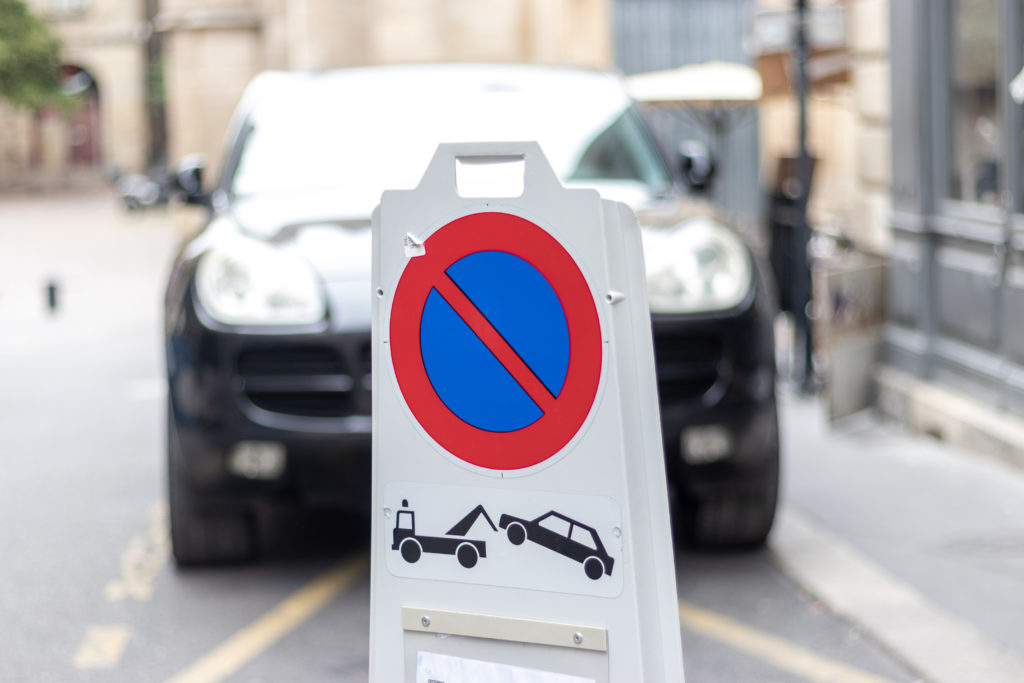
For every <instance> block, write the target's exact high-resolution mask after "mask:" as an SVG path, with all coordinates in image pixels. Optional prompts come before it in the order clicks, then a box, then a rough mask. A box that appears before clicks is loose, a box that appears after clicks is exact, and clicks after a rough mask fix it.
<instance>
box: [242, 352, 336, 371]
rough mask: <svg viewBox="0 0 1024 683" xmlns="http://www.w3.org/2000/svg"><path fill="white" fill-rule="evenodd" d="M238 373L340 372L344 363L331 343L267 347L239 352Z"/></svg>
mask: <svg viewBox="0 0 1024 683" xmlns="http://www.w3.org/2000/svg"><path fill="white" fill-rule="evenodd" d="M237 365H238V374H240V375H242V376H243V377H245V376H274V377H278V376H281V375H338V374H341V373H342V372H343V368H344V364H343V363H342V361H341V357H340V355H339V354H338V352H337V351H335V350H334V349H332V348H331V347H329V346H268V347H261V348H255V349H246V350H244V351H242V352H241V353H239V354H238V364H237Z"/></svg>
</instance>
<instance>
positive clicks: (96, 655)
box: [74, 624, 131, 669]
mask: <svg viewBox="0 0 1024 683" xmlns="http://www.w3.org/2000/svg"><path fill="white" fill-rule="evenodd" d="M130 637H131V631H129V630H128V627H127V626H122V625H120V624H107V625H98V626H90V627H89V630H87V631H86V632H85V640H83V641H82V644H81V645H79V646H78V650H77V651H76V652H75V659H74V663H75V666H76V667H77V668H79V669H110V668H113V667H115V666H117V663H118V662H120V661H121V655H123V654H124V648H125V646H126V645H128V639H129V638H130Z"/></svg>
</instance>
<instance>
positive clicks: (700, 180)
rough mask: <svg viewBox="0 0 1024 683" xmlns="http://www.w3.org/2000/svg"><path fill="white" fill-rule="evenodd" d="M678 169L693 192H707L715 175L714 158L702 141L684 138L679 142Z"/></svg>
mask: <svg viewBox="0 0 1024 683" xmlns="http://www.w3.org/2000/svg"><path fill="white" fill-rule="evenodd" d="M679 170H680V171H682V174H683V180H684V181H685V182H686V184H687V186H689V188H690V189H691V190H693V191H695V192H709V191H710V190H711V180H712V178H714V175H715V159H714V157H713V156H712V155H711V150H709V149H708V146H707V145H705V144H704V143H703V142H698V141H697V140H684V141H683V142H681V143H679Z"/></svg>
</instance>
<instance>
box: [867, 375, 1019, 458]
mask: <svg viewBox="0 0 1024 683" xmlns="http://www.w3.org/2000/svg"><path fill="white" fill-rule="evenodd" d="M875 382H876V383H877V386H878V401H877V406H878V409H879V410H880V411H881V412H882V414H884V415H886V416H888V417H890V418H892V419H895V420H896V421H897V422H900V423H902V424H904V425H906V426H907V427H909V428H910V429H912V430H914V431H916V432H920V433H923V434H930V435H932V436H935V437H937V438H939V439H941V440H943V441H945V442H947V443H949V444H952V445H954V446H957V447H960V448H964V449H966V450H969V451H973V452H976V453H980V454H983V455H988V456H991V457H994V458H996V459H997V460H1001V461H1002V462H1004V463H1006V464H1009V465H1012V466H1014V467H1017V468H1020V469H1024V418H1020V417H1017V416H1015V415H1012V414H1010V413H1007V412H1005V411H1000V410H997V409H995V408H993V407H992V406H990V405H987V404H984V403H981V402H980V401H976V400H974V399H971V398H968V397H966V396H965V395H963V394H961V393H958V392H955V391H953V390H951V389H946V388H944V387H940V386H938V385H936V384H933V383H931V382H926V381H923V380H920V379H917V378H916V377H913V376H912V375H909V374H907V373H905V372H902V371H899V370H895V369H893V368H890V367H884V366H883V367H879V368H877V369H876V370H875Z"/></svg>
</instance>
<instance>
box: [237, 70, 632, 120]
mask: <svg viewBox="0 0 1024 683" xmlns="http://www.w3.org/2000/svg"><path fill="white" fill-rule="evenodd" d="M479 91H487V92H495V93H497V92H503V91H507V92H515V93H516V94H517V95H519V96H525V97H528V98H533V99H535V100H537V101H538V102H541V103H542V102H543V101H544V99H545V98H548V99H550V100H551V101H553V102H555V101H558V100H559V99H561V98H564V97H566V96H567V94H568V93H571V96H572V97H573V98H574V99H575V100H584V101H587V100H593V101H595V103H600V104H601V105H602V106H604V107H609V108H621V107H624V106H626V105H627V104H629V102H630V99H629V95H628V94H627V93H626V90H625V86H624V80H623V78H622V76H621V75H620V74H618V73H613V72H607V71H598V70H589V69H581V68H576V67H567V66H545V65H526V64H412V65H396V66H374V67H356V68H349V69H337V70H330V71H297V72H284V71H268V72H264V73H262V74H259V75H258V76H256V77H255V78H254V79H253V81H252V83H251V84H250V85H249V87H248V88H247V90H246V94H245V96H244V98H243V100H242V106H241V107H240V110H241V112H243V113H245V114H248V113H249V112H252V111H253V110H254V109H258V110H263V111H272V110H273V109H274V108H275V106H274V105H275V104H280V106H294V104H295V103H296V101H298V102H306V103H308V104H309V106H316V104H317V103H318V101H319V102H323V103H327V102H330V103H334V104H337V99H338V98H349V99H351V98H359V97H365V98H368V99H372V100H374V101H381V102H394V103H404V104H405V105H407V106H415V104H416V102H417V101H418V100H420V99H422V98H436V97H446V98H453V99H458V98H459V97H461V96H463V95H464V94H466V93H470V92H479ZM258 115H259V114H258Z"/></svg>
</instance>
